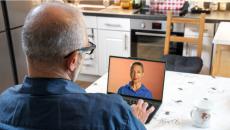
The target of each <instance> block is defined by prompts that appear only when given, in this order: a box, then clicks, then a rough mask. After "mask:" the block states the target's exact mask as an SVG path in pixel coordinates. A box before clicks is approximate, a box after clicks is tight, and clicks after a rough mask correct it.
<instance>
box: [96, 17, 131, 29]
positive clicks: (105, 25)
mask: <svg viewBox="0 0 230 130" xmlns="http://www.w3.org/2000/svg"><path fill="white" fill-rule="evenodd" d="M97 20H98V29H106V30H107V29H108V30H123V31H130V19H127V18H108V17H98V18H97Z"/></svg>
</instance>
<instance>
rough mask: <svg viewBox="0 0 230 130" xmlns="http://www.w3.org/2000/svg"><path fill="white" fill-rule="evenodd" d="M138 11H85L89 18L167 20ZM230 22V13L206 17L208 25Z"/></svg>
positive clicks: (118, 9) (110, 9)
mask: <svg viewBox="0 0 230 130" xmlns="http://www.w3.org/2000/svg"><path fill="white" fill-rule="evenodd" d="M137 11H138V10H137V9H131V10H126V9H122V8H121V7H120V6H114V5H111V6H109V7H107V8H105V9H102V10H100V11H85V10H83V14H84V15H89V16H102V17H121V18H131V19H147V20H166V16H165V15H151V14H147V15H146V14H135V12H137ZM184 17H188V18H198V17H199V14H191V13H188V14H186V15H185V16H184ZM223 21H224V22H230V11H214V12H211V14H207V15H206V23H219V22H223Z"/></svg>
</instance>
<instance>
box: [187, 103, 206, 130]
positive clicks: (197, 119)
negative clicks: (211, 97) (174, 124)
mask: <svg viewBox="0 0 230 130" xmlns="http://www.w3.org/2000/svg"><path fill="white" fill-rule="evenodd" d="M210 108H211V103H210V101H208V100H207V99H203V100H202V101H200V102H199V103H198V104H197V105H196V106H194V108H193V109H192V111H191V118H192V121H193V125H194V126H196V127H199V128H207V127H209V125H210V119H211V110H210Z"/></svg>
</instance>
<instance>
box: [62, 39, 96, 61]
mask: <svg viewBox="0 0 230 130" xmlns="http://www.w3.org/2000/svg"><path fill="white" fill-rule="evenodd" d="M89 44H90V46H89V47H82V48H78V49H76V50H74V51H72V52H70V53H69V54H68V55H66V56H65V57H64V58H67V57H69V56H70V55H72V54H73V53H74V52H75V51H78V52H79V53H85V54H88V55H91V54H92V53H93V51H94V49H95V48H96V45H95V44H94V43H93V42H91V41H89Z"/></svg>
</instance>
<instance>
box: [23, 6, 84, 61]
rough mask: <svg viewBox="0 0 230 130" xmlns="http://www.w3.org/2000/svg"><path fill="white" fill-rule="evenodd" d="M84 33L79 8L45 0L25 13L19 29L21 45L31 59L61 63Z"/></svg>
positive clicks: (80, 42)
mask: <svg viewBox="0 0 230 130" xmlns="http://www.w3.org/2000/svg"><path fill="white" fill-rule="evenodd" d="M52 9H54V10H52ZM55 9H56V11H55ZM47 10H48V11H47ZM52 11H53V12H52ZM59 11H60V12H59ZM63 12H64V13H63ZM59 13H63V15H60V14H59ZM57 16H62V17H57ZM86 36H87V35H86V26H85V23H84V20H83V16H82V13H81V12H80V10H79V9H78V8H76V7H72V6H70V5H67V4H64V3H57V2H54V3H51V2H48V3H44V4H41V5H40V6H38V7H36V8H34V9H33V10H32V11H30V13H29V14H28V15H27V17H26V20H25V24H24V26H23V30H22V46H23V50H24V52H25V54H26V55H27V57H28V58H29V59H30V60H32V61H36V62H43V63H51V64H53V63H60V62H62V61H63V60H64V57H65V56H66V55H68V54H69V53H71V52H72V51H74V50H75V49H77V48H80V47H82V46H83V43H84V42H85V38H86Z"/></svg>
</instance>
